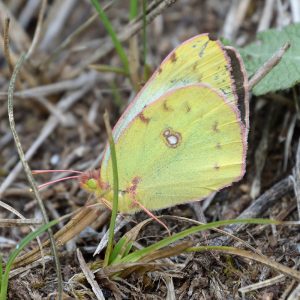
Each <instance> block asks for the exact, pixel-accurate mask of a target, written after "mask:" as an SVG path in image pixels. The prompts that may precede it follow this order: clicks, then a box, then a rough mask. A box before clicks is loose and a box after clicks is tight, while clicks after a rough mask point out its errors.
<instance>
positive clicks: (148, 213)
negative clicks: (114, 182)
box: [133, 200, 171, 236]
mask: <svg viewBox="0 0 300 300" xmlns="http://www.w3.org/2000/svg"><path fill="white" fill-rule="evenodd" d="M133 201H134V203H135V204H137V205H138V206H139V207H140V208H141V209H142V210H143V211H144V212H145V213H146V214H147V215H148V216H149V217H150V218H152V219H153V220H155V221H156V222H158V223H159V224H160V225H162V226H163V227H164V228H165V229H166V230H167V232H168V234H169V236H171V231H170V229H169V228H168V226H167V225H166V224H165V223H164V222H162V221H161V220H159V219H158V218H157V217H156V216H155V215H154V214H153V213H152V212H151V211H149V210H148V209H147V208H146V207H145V206H144V205H143V204H141V203H140V202H139V201H137V200H133Z"/></svg>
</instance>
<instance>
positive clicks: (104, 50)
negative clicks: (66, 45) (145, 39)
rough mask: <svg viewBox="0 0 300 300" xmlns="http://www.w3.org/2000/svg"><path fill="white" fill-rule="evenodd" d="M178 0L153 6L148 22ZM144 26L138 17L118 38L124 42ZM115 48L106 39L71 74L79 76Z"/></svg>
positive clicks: (148, 15) (165, 1) (170, 0)
mask: <svg viewBox="0 0 300 300" xmlns="http://www.w3.org/2000/svg"><path fill="white" fill-rule="evenodd" d="M176 1H177V0H164V1H162V2H161V3H160V4H159V5H157V6H156V7H155V8H153V10H152V11H150V12H149V14H147V19H146V20H147V24H149V23H151V22H152V21H153V20H154V19H155V18H156V17H157V16H158V15H160V14H161V13H162V11H163V10H164V9H166V8H167V7H169V6H170V5H172V4H174V3H175V2H176ZM154 2H156V1H154ZM143 26H144V22H143V19H142V18H138V21H136V22H132V23H130V24H128V25H127V26H126V27H125V28H124V30H122V32H121V33H120V34H118V35H117V36H118V39H119V41H121V42H124V41H126V40H128V39H129V38H130V37H132V36H134V35H135V34H136V33H138V32H139V31H140V30H141V29H142V28H143ZM112 50H114V46H113V44H112V42H111V41H110V40H109V39H104V40H103V42H101V47H100V48H99V50H97V51H96V52H95V53H94V54H93V55H91V56H90V57H89V58H87V59H86V60H85V61H83V62H82V63H81V64H80V65H79V68H78V69H77V70H74V72H73V73H72V74H70V77H71V76H77V75H78V74H80V73H81V72H82V70H84V69H85V68H86V67H87V66H89V65H90V64H93V63H94V62H96V61H98V60H99V59H100V58H102V57H103V56H105V55H107V54H108V53H109V52H110V51H112Z"/></svg>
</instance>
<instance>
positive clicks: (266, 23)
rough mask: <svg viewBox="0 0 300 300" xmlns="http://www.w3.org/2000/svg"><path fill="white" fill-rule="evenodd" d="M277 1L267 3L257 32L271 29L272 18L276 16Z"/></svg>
mask: <svg viewBox="0 0 300 300" xmlns="http://www.w3.org/2000/svg"><path fill="white" fill-rule="evenodd" d="M274 6H275V0H267V1H265V5H264V9H263V12H262V15H261V17H260V21H259V24H258V28H257V32H260V31H263V30H266V29H268V28H269V27H270V24H271V21H272V17H273V14H274Z"/></svg>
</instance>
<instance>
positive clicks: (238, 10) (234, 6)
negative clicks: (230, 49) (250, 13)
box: [222, 0, 251, 40]
mask: <svg viewBox="0 0 300 300" xmlns="http://www.w3.org/2000/svg"><path fill="white" fill-rule="evenodd" d="M250 3H251V1H250V0H244V1H239V0H233V1H231V6H230V9H229V11H228V14H227V16H226V20H225V23H224V26H223V32H222V36H224V38H226V39H229V40H233V39H234V38H235V36H236V34H237V32H238V29H239V28H240V26H241V24H242V22H243V20H244V18H245V16H246V13H247V10H248V6H249V4H250Z"/></svg>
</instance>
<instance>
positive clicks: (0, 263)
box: [0, 254, 3, 291]
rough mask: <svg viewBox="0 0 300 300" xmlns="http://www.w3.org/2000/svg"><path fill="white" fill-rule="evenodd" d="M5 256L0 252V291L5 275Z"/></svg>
mask: <svg viewBox="0 0 300 300" xmlns="http://www.w3.org/2000/svg"><path fill="white" fill-rule="evenodd" d="M2 264H3V258H2V255H1V254H0V291H1V284H2V276H3V265H2Z"/></svg>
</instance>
